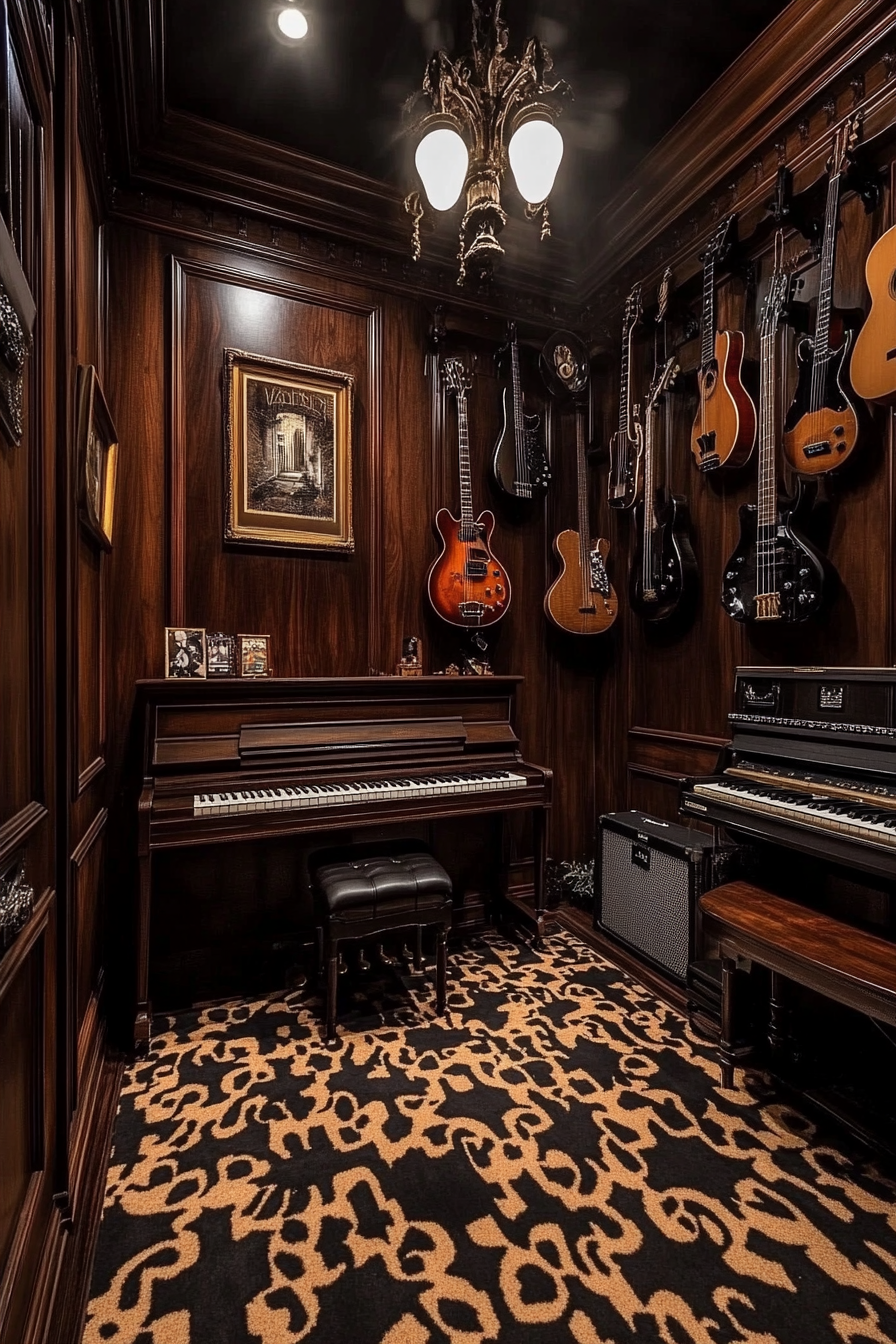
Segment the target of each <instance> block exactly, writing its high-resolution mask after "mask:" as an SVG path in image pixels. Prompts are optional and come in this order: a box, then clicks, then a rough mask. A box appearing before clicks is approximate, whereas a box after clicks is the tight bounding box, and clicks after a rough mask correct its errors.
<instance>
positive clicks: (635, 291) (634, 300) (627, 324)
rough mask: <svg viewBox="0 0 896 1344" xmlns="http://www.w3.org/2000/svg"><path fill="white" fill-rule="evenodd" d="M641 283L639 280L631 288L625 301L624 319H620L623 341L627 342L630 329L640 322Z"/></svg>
mask: <svg viewBox="0 0 896 1344" xmlns="http://www.w3.org/2000/svg"><path fill="white" fill-rule="evenodd" d="M641 311H642V305H641V282H640V280H639V281H638V283H637V284H636V285H634V286H633V288H632V291H631V293H630V294H629V296H628V298H627V299H626V301H625V317H624V318H623V319H622V335H623V340H627V339H628V336H629V333H630V332H631V330H632V328H633V327H635V326H637V324H638V323H639V322H640V320H641Z"/></svg>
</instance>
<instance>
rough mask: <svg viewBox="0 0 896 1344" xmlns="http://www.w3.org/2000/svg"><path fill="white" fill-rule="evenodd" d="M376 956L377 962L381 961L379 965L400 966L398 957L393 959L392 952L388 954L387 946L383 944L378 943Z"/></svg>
mask: <svg viewBox="0 0 896 1344" xmlns="http://www.w3.org/2000/svg"><path fill="white" fill-rule="evenodd" d="M376 955H377V960H378V961H379V963H380V965H381V966H397V965H398V958H397V957H393V956H392V954H391V952H387V951H386V948H385V945H384V944H383V943H378V944H377V949H376Z"/></svg>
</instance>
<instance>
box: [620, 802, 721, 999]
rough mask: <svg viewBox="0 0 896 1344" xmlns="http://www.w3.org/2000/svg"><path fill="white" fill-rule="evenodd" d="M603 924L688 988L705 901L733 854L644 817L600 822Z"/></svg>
mask: <svg viewBox="0 0 896 1344" xmlns="http://www.w3.org/2000/svg"><path fill="white" fill-rule="evenodd" d="M598 835H599V846H598V855H599V858H598V872H597V883H596V890H595V912H594V922H595V925H597V926H599V927H600V928H602V929H606V931H607V932H608V933H610V934H612V935H613V937H614V938H618V939H619V940H620V941H621V942H623V943H626V944H627V945H628V946H629V947H631V948H633V949H634V950H635V951H636V952H638V953H639V954H641V955H642V956H643V957H645V958H647V959H648V960H649V961H651V962H653V963H654V964H655V965H657V966H659V967H660V968H661V969H662V970H663V971H665V972H666V973H667V974H671V975H673V976H674V977H675V978H676V979H677V980H680V981H681V982H682V983H684V980H685V978H686V976H687V970H688V963H689V962H690V961H692V960H693V958H694V944H695V907H696V903H697V897H698V896H700V895H702V893H703V892H704V891H709V890H710V889H711V888H712V887H714V886H718V885H719V883H720V882H723V881H725V880H726V876H727V874H725V873H724V869H725V868H726V867H728V866H730V865H729V864H728V863H727V862H726V861H727V860H728V859H729V858H730V856H731V855H732V854H733V853H734V850H733V848H732V849H719V848H718V847H717V846H716V845H715V844H714V842H713V840H712V837H711V836H708V835H702V834H700V833H699V832H696V831H689V830H688V829H687V828H686V827H684V826H678V825H676V824H675V823H674V822H669V821H663V820H662V819H661V818H659V817H648V816H645V814H644V813H643V812H608V813H606V814H605V815H604V816H602V817H601V818H600V821H599V832H598Z"/></svg>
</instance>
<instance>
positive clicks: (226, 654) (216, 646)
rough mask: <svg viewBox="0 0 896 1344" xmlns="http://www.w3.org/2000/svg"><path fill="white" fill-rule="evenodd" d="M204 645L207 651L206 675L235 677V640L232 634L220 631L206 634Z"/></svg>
mask: <svg viewBox="0 0 896 1344" xmlns="http://www.w3.org/2000/svg"><path fill="white" fill-rule="evenodd" d="M205 645H206V650H207V653H208V660H207V670H208V675H209V676H210V677H235V676H236V640H235V639H234V637H233V635H223V634H221V633H220V632H215V633H214V634H207V635H206V637H205Z"/></svg>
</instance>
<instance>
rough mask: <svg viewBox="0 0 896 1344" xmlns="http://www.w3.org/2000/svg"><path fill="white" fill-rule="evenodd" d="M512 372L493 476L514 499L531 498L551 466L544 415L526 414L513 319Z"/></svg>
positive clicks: (541, 486)
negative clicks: (546, 444)
mask: <svg viewBox="0 0 896 1344" xmlns="http://www.w3.org/2000/svg"><path fill="white" fill-rule="evenodd" d="M499 353H503V354H504V355H505V356H509V358H508V359H507V363H508V365H509V373H508V376H507V378H506V381H505V383H504V392H503V398H502V400H503V405H504V423H503V424H502V426H501V433H500V434H499V436H498V442H497V443H496V444H495V451H494V454H493V456H492V476H493V477H494V481H495V484H496V485H497V487H498V489H499V490H503V492H504V494H505V495H512V496H513V498H514V499H532V497H533V495H535V494H537V493H539V492H541V491H543V490H546V489H547V486H548V482H549V481H550V479H551V469H550V467H549V466H548V459H547V455H546V453H545V449H544V434H543V432H542V426H541V416H540V415H537V414H534V413H533V414H531V415H529V414H527V412H526V407H525V404H524V401H523V390H522V383H521V380H520V348H519V342H518V341H517V335H516V323H515V322H511V323H510V327H509V330H508V341H507V345H506V346H504V349H503V351H502V352H499Z"/></svg>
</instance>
